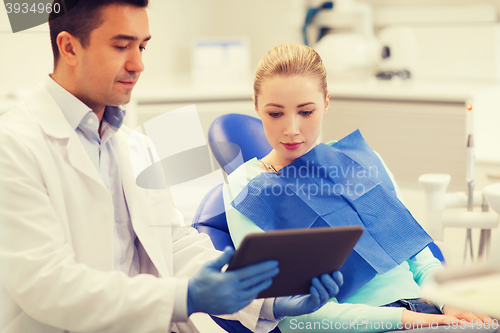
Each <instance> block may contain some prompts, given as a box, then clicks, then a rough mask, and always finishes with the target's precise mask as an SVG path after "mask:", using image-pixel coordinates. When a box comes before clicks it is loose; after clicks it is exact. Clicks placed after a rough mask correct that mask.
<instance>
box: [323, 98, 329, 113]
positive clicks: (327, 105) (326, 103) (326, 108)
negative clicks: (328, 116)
mask: <svg viewBox="0 0 500 333" xmlns="http://www.w3.org/2000/svg"><path fill="white" fill-rule="evenodd" d="M328 107H330V93H328V94H326V97H325V112H324V113H326V111H327V110H328Z"/></svg>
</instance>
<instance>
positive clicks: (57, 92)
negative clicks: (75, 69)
mask: <svg viewBox="0 0 500 333" xmlns="http://www.w3.org/2000/svg"><path fill="white" fill-rule="evenodd" d="M45 88H46V89H47V91H48V92H49V94H50V95H51V96H52V98H53V99H54V101H55V102H56V103H57V105H59V107H60V108H61V110H62V113H63V114H64V117H65V118H66V120H67V121H68V122H69V124H70V125H71V127H72V128H73V130H76V128H77V127H78V125H79V124H80V122H81V121H82V119H83V118H84V117H85V116H86V115H87V113H89V112H92V109H91V108H89V107H88V106H87V105H85V104H84V103H83V102H82V101H80V100H79V99H78V98H76V97H75V96H74V95H73V94H71V93H70V92H69V91H67V90H66V89H64V88H63V87H61V86H60V85H59V84H58V83H57V82H56V81H54V80H53V79H52V78H51V77H50V76H49V77H48V78H47V80H46V82H45Z"/></svg>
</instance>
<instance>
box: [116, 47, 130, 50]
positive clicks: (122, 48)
mask: <svg viewBox="0 0 500 333" xmlns="http://www.w3.org/2000/svg"><path fill="white" fill-rule="evenodd" d="M115 47H116V48H117V49H118V50H125V49H126V48H127V47H126V46H115Z"/></svg>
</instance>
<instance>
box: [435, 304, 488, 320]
mask: <svg viewBox="0 0 500 333" xmlns="http://www.w3.org/2000/svg"><path fill="white" fill-rule="evenodd" d="M443 313H444V314H445V315H450V316H454V317H456V318H458V319H464V320H466V321H467V323H473V324H482V323H488V324H491V321H492V319H491V317H490V316H488V315H486V314H482V313H474V312H472V311H469V310H465V309H461V308H457V307H454V306H452V305H448V304H446V305H445V306H444V307H443Z"/></svg>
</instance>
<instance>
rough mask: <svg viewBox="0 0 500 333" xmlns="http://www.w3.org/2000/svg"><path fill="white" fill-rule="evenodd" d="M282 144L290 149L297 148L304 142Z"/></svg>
mask: <svg viewBox="0 0 500 333" xmlns="http://www.w3.org/2000/svg"><path fill="white" fill-rule="evenodd" d="M281 144H282V145H283V147H285V148H286V149H288V150H295V149H297V148H299V147H300V145H301V144H302V142H290V143H285V142H282V143H281Z"/></svg>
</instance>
